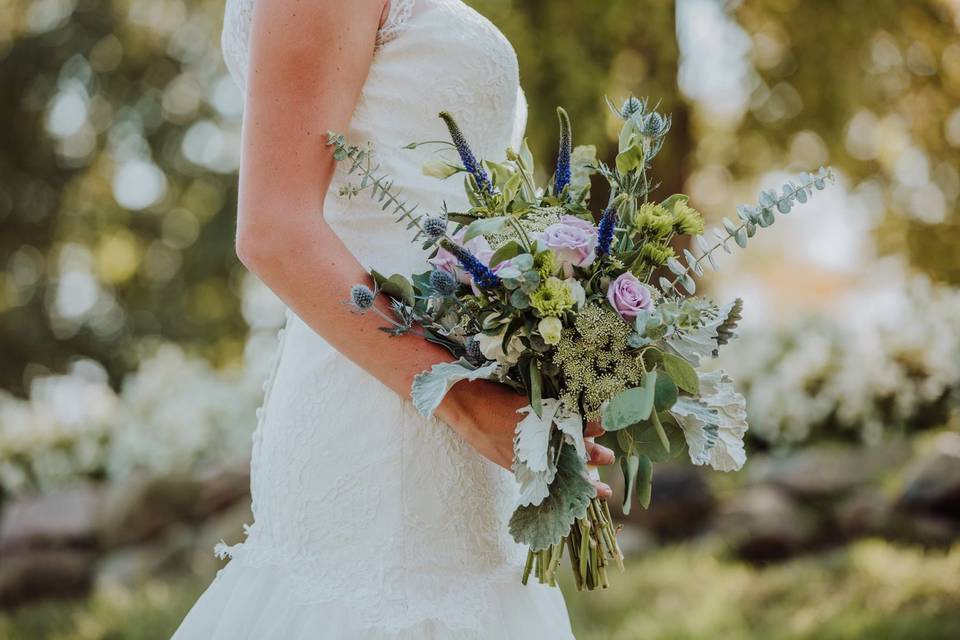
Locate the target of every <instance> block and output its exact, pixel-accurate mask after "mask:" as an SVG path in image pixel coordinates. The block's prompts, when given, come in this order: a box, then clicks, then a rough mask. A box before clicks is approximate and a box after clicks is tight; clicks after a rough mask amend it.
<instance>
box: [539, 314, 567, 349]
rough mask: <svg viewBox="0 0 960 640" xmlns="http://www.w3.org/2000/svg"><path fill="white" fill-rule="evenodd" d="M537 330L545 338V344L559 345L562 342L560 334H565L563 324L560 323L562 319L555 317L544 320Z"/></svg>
mask: <svg viewBox="0 0 960 640" xmlns="http://www.w3.org/2000/svg"><path fill="white" fill-rule="evenodd" d="M537 330H538V331H539V332H540V335H541V336H542V337H543V341H544V342H546V343H547V344H557V343H558V342H560V334H561V333H562V332H563V322H561V321H560V318H554V317H553V316H551V317H549V318H544V319H543V320H541V321H540V324H538V325H537Z"/></svg>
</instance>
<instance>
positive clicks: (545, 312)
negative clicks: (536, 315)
mask: <svg viewBox="0 0 960 640" xmlns="http://www.w3.org/2000/svg"><path fill="white" fill-rule="evenodd" d="M575 302H576V301H575V300H574V299H573V294H572V293H571V292H570V288H569V287H568V286H567V285H566V283H565V282H564V281H563V280H561V279H560V278H554V277H550V278H547V279H546V280H544V281H543V283H542V284H541V285H540V286H539V287H538V288H537V290H536V291H534V292H533V293H531V294H530V306H531V307H533V308H534V309H536V310H537V311H538V312H540V315H541V316H543V317H545V318H548V317H558V316H561V315H563V312H564V311H567V310H568V309H572V308H573V305H574V303H575Z"/></svg>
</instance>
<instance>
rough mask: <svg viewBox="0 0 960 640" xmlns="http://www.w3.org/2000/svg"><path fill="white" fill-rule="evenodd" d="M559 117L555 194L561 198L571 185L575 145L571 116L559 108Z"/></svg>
mask: <svg viewBox="0 0 960 640" xmlns="http://www.w3.org/2000/svg"><path fill="white" fill-rule="evenodd" d="M557 117H558V118H559V119H560V152H559V154H558V155H557V174H556V178H555V179H554V183H553V193H554V195H557V196H559V195H560V194H561V193H563V190H564V188H566V186H567V185H569V184H570V153H571V150H572V145H573V136H572V134H571V128H570V116H568V115H567V112H566V111H564V110H563V107H557Z"/></svg>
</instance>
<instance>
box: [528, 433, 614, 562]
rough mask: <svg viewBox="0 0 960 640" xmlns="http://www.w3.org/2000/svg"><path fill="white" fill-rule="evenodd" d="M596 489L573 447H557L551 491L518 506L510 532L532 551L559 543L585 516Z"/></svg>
mask: <svg viewBox="0 0 960 640" xmlns="http://www.w3.org/2000/svg"><path fill="white" fill-rule="evenodd" d="M595 496H596V489H595V488H594V486H593V484H592V483H591V482H590V480H589V479H588V478H587V467H586V465H585V463H584V462H583V460H581V459H580V457H579V456H578V455H577V452H576V450H575V449H574V447H572V446H564V447H562V448H561V449H560V456H559V459H558V460H557V475H556V477H555V478H554V479H553V482H552V483H551V484H550V494H549V495H548V496H547V497H546V498H545V499H544V500H543V501H542V502H541V503H540V504H538V505H528V506H522V507H518V508H517V510H516V511H514V513H513V516H511V518H510V535H512V536H513V539H514V540H516V541H517V542H518V543H520V544H526V545H528V546H529V547H530V549H531V550H532V551H542V550H544V549H547V548H549V547H550V546H551V545H555V544H557V543H559V542H560V541H561V540H562V539H563V538H564V536H566V535H567V534H568V533H569V532H570V527H572V526H573V523H574V522H575V521H576V520H578V519H580V518H583V517H584V516H586V514H587V507H588V506H589V505H590V500H591V499H592V498H594V497H595Z"/></svg>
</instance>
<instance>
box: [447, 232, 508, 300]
mask: <svg viewBox="0 0 960 640" xmlns="http://www.w3.org/2000/svg"><path fill="white" fill-rule="evenodd" d="M440 246H441V247H443V248H444V249H446V250H447V251H449V252H450V253H452V254H453V255H454V256H455V257H456V258H457V261H458V262H459V263H460V267H461V268H462V269H463V270H464V271H466V272H467V273H469V274H470V277H472V278H473V282H474V284H476V285H477V286H478V287H480V288H481V289H494V288H496V287H499V286H500V282H501V280H500V278H499V277H497V274H495V273H494V272H493V271H492V270H491V269H490V267H488V266H487V265H485V264H483V263H482V262H480V260H478V259H477V257H476V256H475V255H473V254H472V253H470V252H469V251H467V250H466V249H464V248H463V247H461V246H460V245H458V244H457V243H455V242H451V241H450V240H441V241H440Z"/></svg>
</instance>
